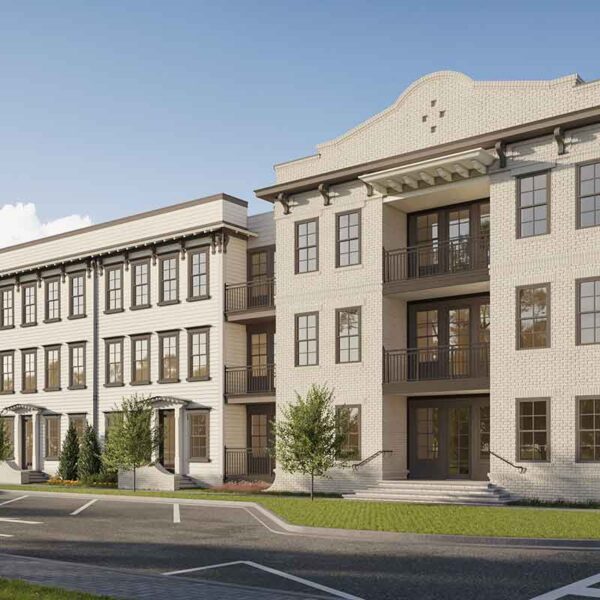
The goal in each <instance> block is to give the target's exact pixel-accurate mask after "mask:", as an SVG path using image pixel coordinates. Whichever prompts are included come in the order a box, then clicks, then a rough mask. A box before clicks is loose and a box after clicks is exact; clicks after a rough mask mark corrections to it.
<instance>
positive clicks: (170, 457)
mask: <svg viewBox="0 0 600 600" xmlns="http://www.w3.org/2000/svg"><path fill="white" fill-rule="evenodd" d="M158 425H159V431H160V447H159V461H160V464H161V465H162V466H163V467H164V468H165V469H167V471H172V472H173V471H175V411H174V410H161V411H159V413H158Z"/></svg>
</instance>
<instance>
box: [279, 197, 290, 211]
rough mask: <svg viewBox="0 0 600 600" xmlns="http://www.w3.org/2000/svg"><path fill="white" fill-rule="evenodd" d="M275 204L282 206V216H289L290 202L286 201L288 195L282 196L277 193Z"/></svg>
mask: <svg viewBox="0 0 600 600" xmlns="http://www.w3.org/2000/svg"><path fill="white" fill-rule="evenodd" d="M277 202H280V203H281V206H283V214H284V215H289V214H290V202H289V200H288V195H287V194H284V193H283V192H279V194H277Z"/></svg>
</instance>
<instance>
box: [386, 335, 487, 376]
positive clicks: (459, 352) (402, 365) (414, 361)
mask: <svg viewBox="0 0 600 600" xmlns="http://www.w3.org/2000/svg"><path fill="white" fill-rule="evenodd" d="M489 376H490V345H489V344H471V345H463V346H438V347H437V348H409V349H404V350H384V353H383V382H384V383H402V382H407V381H428V380H436V379H438V380H439V379H469V378H470V379H474V378H486V377H489Z"/></svg>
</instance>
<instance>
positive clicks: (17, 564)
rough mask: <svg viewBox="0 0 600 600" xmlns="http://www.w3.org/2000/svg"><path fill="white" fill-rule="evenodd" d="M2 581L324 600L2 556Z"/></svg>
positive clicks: (155, 598) (224, 597)
mask: <svg viewBox="0 0 600 600" xmlns="http://www.w3.org/2000/svg"><path fill="white" fill-rule="evenodd" d="M0 577H4V578H6V579H21V580H23V581H27V582H29V583H37V584H40V585H49V586H53V587H60V588H63V589H68V590H74V591H79V592H87V593H90V594H98V595H104V596H111V597H113V598H127V599H135V598H143V599H144V600H165V598H168V599H169V600H204V599H206V600H299V599H304V600H309V599H315V598H321V599H322V598H323V596H313V595H307V594H298V593H290V592H285V591H278V590H262V589H260V588H249V587H244V586H236V585H228V584H221V583H205V582H201V581H191V580H189V579H188V580H186V579H181V578H177V577H166V576H164V575H142V574H139V575H138V574H136V573H130V572H125V571H119V570H116V569H108V568H105V567H94V566H89V565H80V564H75V563H69V562H61V561H57V560H48V559H44V558H29V557H25V556H13V555H11V554H0Z"/></svg>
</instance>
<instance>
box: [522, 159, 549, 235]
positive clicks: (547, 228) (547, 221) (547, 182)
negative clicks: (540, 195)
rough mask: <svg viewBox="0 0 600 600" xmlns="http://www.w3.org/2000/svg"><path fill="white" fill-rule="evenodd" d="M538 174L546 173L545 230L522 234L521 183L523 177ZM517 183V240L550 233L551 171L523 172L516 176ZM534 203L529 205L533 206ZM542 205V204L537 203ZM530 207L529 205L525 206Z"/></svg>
mask: <svg viewBox="0 0 600 600" xmlns="http://www.w3.org/2000/svg"><path fill="white" fill-rule="evenodd" d="M538 175H546V204H545V205H544V206H546V224H547V227H546V231H545V232H544V233H538V234H535V233H534V234H532V235H522V227H521V211H522V208H523V207H521V185H522V181H523V179H527V178H529V177H536V176H538ZM516 180H517V181H516V183H517V186H516V187H517V202H516V226H517V227H516V229H517V239H519V240H528V239H531V238H537V237H540V236H542V235H548V234H550V233H551V230H552V227H551V204H552V172H551V171H550V170H549V169H542V170H540V171H532V172H531V173H523V174H522V175H518V176H517V177H516ZM534 206H535V205H533V204H532V205H531V207H534ZM538 206H542V205H538ZM525 208H530V207H525Z"/></svg>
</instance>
